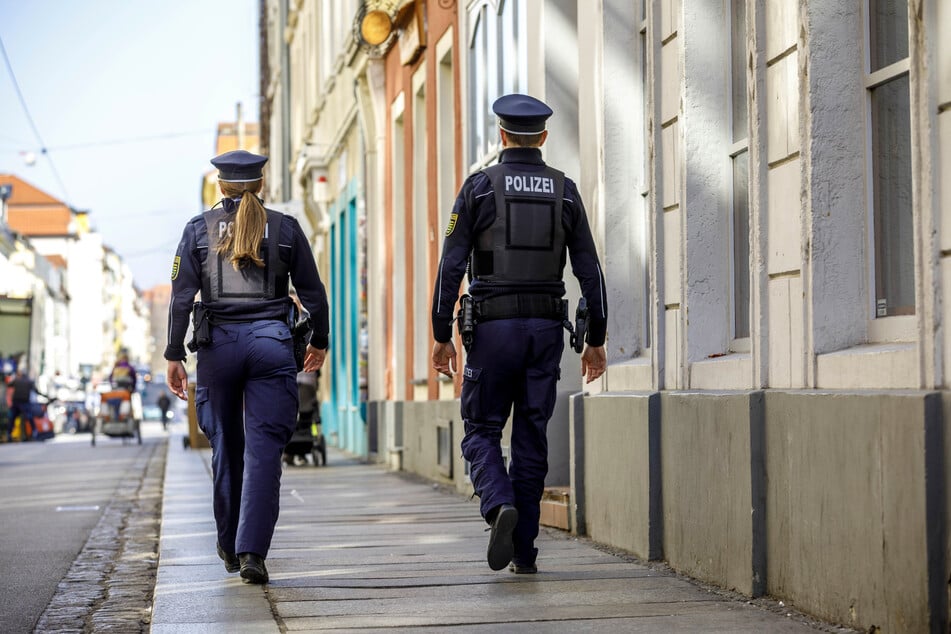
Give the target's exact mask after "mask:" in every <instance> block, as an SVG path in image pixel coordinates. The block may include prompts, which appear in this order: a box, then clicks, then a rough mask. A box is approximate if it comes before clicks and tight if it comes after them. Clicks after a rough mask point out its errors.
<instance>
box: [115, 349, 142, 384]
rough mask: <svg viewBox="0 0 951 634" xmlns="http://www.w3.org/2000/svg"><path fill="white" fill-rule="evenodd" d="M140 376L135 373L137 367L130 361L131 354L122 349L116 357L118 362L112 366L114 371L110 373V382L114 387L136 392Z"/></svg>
mask: <svg viewBox="0 0 951 634" xmlns="http://www.w3.org/2000/svg"><path fill="white" fill-rule="evenodd" d="M137 381H138V377H137V376H136V375H135V368H134V367H132V364H131V363H129V354H128V353H127V352H126V351H125V350H122V351H121V352H119V356H118V357H117V358H116V363H115V365H114V366H112V372H110V373H109V383H110V384H111V385H112V387H113V389H117V390H127V391H128V392H130V393H131V392H134V391H135V386H136V382H137Z"/></svg>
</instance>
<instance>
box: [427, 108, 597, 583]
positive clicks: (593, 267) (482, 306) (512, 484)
mask: <svg viewBox="0 0 951 634" xmlns="http://www.w3.org/2000/svg"><path fill="white" fill-rule="evenodd" d="M492 109H493V111H494V112H495V114H496V115H498V117H499V128H500V135H501V138H502V153H501V156H500V158H499V163H498V165H494V166H491V167H487V168H485V169H483V170H482V171H480V172H477V173H475V174H473V175H472V176H470V177H469V178H468V179H467V180H466V182H465V183H464V184H463V186H462V190H461V191H460V192H459V195H458V196H457V198H456V202H455V205H454V206H453V210H452V215H451V216H450V220H449V227H448V228H447V230H446V239H445V243H444V246H443V255H442V261H441V262H440V265H439V273H438V276H437V278H436V284H435V290H434V293H433V316H432V319H433V334H434V336H435V339H436V344H435V345H434V346H433V367H434V368H435V369H436V370H438V371H439V372H441V373H443V374H445V375H447V376H451V375H452V372H453V371H454V370H455V369H456V367H457V355H456V349H455V347H454V345H453V343H452V312H453V308H454V305H455V303H456V299H457V297H458V294H459V284H460V282H461V281H462V276H463V273H464V272H465V270H466V265H467V263H468V265H469V267H470V275H471V285H470V287H469V292H470V294H471V295H472V297H473V299H474V302H475V321H476V323H477V326H476V327H475V329H474V333H473V339H472V343H471V346H470V348H469V350H468V358H467V360H466V367H465V371H464V373H463V375H464V382H463V386H462V419H463V422H464V423H465V437H464V438H463V440H462V451H463V455H464V456H465V458H466V460H468V461H469V462H470V464H471V471H470V474H471V477H472V483H473V486H474V487H475V492H476V493H477V494H478V495H479V498H480V500H481V512H482V516H483V517H484V518H485V520H486V521H487V522H488V523H489V525H490V526H491V535H490V537H489V546H488V552H487V559H488V563H489V567H491V568H492V569H493V570H501V569H502V568H504V567H505V566H506V565H509V563H510V562H511V566H510V570H512V571H514V572H516V573H534V572H536V570H537V568H536V565H535V558H536V556H537V554H538V550H537V549H536V548H535V546H534V543H535V538H536V537H537V536H538V518H539V505H540V502H541V497H542V493H543V491H544V486H545V476H546V474H547V473H548V440H547V437H546V435H545V432H546V427H547V425H548V419H549V418H550V417H551V414H552V411H553V409H554V406H555V394H556V385H557V382H558V379H559V376H560V373H561V370H560V368H559V364H560V361H561V354H562V350H563V349H564V332H563V331H562V327H563V326H562V324H563V321H564V319H565V317H566V306H565V300H564V299H562V297H563V296H564V294H565V285H564V282H563V281H562V272H563V270H564V266H565V252H566V249H567V252H568V254H570V257H571V265H572V271H573V272H574V274H575V276H576V277H577V278H578V280H579V282H580V283H581V290H582V293H583V295H584V297H585V300H586V301H587V304H588V306H589V310H590V326H589V329H588V334H587V343H588V345H587V346H586V347H585V349H584V352H583V354H582V357H581V372H582V375H584V376H585V377H586V379H587V381H588V382H589V383H590V382H591V381H593V380H595V379H597V378H598V377H600V376H601V375H602V374H603V373H604V369H605V365H606V356H605V352H604V339H605V331H606V327H607V312H608V309H607V304H606V301H605V288H604V276H603V275H602V273H601V266H600V264H599V263H598V256H597V252H596V250H595V246H594V241H593V239H592V237H591V230H590V229H589V227H588V220H587V216H586V215H585V210H584V206H583V205H582V203H581V196H580V195H579V194H578V189H577V187H576V186H575V184H574V183H573V182H572V181H571V180H570V179H568V178H566V177H565V175H564V174H563V173H561V172H559V171H558V170H555V169H553V168H551V167H549V166H547V165H545V162H544V161H543V160H542V155H541V150H540V149H539V148H540V147H541V146H542V144H543V143H544V142H545V139H546V138H547V136H548V131H547V130H546V129H545V122H546V121H547V119H548V118H549V117H550V116H551V114H552V111H551V109H550V108H549V107H548V106H547V105H545V104H544V103H542V102H541V101H539V100H538V99H535V98H533V97H529V96H527V95H519V94H512V95H506V96H504V97H501V98H499V99H498V100H497V101H496V102H495V103H494V104H493V106H492ZM513 405H514V410H513ZM509 412H513V420H512V445H511V457H510V466H509V471H508V473H506V471H505V467H504V464H503V461H502V452H501V447H500V441H501V438H502V428H503V427H504V426H505V422H506V419H507V418H508V416H509Z"/></svg>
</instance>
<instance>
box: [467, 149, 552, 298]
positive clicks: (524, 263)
mask: <svg viewBox="0 0 951 634" xmlns="http://www.w3.org/2000/svg"><path fill="white" fill-rule="evenodd" d="M482 171H483V172H484V173H485V175H486V176H488V177H489V180H491V181H492V189H493V191H494V192H495V221H494V222H493V223H492V226H491V227H489V228H488V229H486V230H485V231H483V232H482V233H480V234H479V235H478V236H476V239H475V249H474V250H473V252H472V262H471V266H472V275H473V277H474V278H475V279H478V280H481V281H485V282H558V281H560V280H561V278H562V272H563V271H564V268H565V228H564V227H563V226H562V224H561V208H562V201H563V200H564V192H565V175H564V174H563V173H562V172H559V171H558V170H556V169H554V168H551V167H548V166H547V165H546V166H544V167H543V168H542V169H533V170H531V171H528V170H520V169H518V168H516V167H514V166H513V164H512V163H499V164H497V165H493V166H491V167H487V168H485V169H484V170H482Z"/></svg>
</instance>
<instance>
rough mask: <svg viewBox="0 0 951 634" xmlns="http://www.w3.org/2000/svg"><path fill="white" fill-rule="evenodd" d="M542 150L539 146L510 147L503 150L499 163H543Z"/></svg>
mask: <svg viewBox="0 0 951 634" xmlns="http://www.w3.org/2000/svg"><path fill="white" fill-rule="evenodd" d="M543 162H544V161H542V151H541V150H540V149H539V148H537V147H510V148H506V149H504V150H502V154H501V156H499V163H543Z"/></svg>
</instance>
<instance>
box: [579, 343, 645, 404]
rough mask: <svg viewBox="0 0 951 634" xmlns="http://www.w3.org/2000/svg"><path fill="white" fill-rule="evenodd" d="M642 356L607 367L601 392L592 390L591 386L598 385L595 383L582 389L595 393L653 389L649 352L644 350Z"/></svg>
mask: <svg viewBox="0 0 951 634" xmlns="http://www.w3.org/2000/svg"><path fill="white" fill-rule="evenodd" d="M642 355H643V356H640V357H636V358H634V359H628V360H627V361H619V362H617V363H612V364H610V365H608V371H607V372H605V377H606V379H605V380H604V381H603V386H604V387H603V390H593V389H591V388H592V387H593V386H595V385H598V382H597V381H595V382H594V383H591V384H589V385H585V386H584V388H583V389H585V390H586V391H588V392H591V393H595V392H600V391H605V392H641V391H649V390H652V389H654V388H653V374H654V372H653V368H652V367H651V356H650V350H649V349H645V350H644V351H643V353H642Z"/></svg>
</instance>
